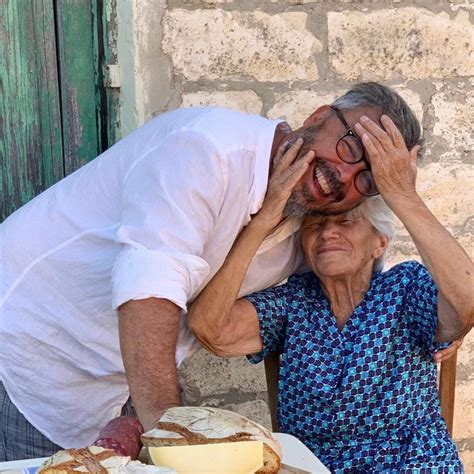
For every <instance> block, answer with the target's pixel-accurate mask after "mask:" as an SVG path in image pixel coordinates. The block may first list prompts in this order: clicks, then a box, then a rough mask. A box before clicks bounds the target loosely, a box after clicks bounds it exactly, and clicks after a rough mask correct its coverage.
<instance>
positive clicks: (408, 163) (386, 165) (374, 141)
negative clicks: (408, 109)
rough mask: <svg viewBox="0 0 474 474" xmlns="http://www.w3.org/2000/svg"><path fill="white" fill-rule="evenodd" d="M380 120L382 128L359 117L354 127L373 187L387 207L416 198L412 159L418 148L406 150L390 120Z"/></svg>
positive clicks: (387, 118)
mask: <svg viewBox="0 0 474 474" xmlns="http://www.w3.org/2000/svg"><path fill="white" fill-rule="evenodd" d="M380 121H381V122H382V125H383V128H384V129H382V128H380V127H379V126H378V125H377V124H376V123H375V122H374V121H372V120H370V119H369V118H368V117H366V116H362V117H361V118H360V123H358V124H356V125H355V127H354V128H355V130H356V132H357V134H358V135H359V136H360V137H361V139H362V143H363V145H364V148H365V151H366V153H367V157H368V159H369V161H370V165H371V167H372V174H373V176H374V179H375V183H376V184H377V188H378V190H379V192H380V194H381V195H382V197H383V198H384V199H385V201H387V204H389V203H390V200H391V199H397V197H403V198H407V197H408V198H410V197H412V196H414V195H416V157H417V155H418V152H419V150H420V146H419V145H416V146H414V147H413V148H412V149H411V150H410V151H409V150H408V149H407V147H406V145H405V141H404V140H403V137H402V134H401V133H400V131H399V130H398V128H397V127H396V125H395V124H394V123H393V121H392V120H391V119H390V117H388V116H387V115H382V116H381V117H380Z"/></svg>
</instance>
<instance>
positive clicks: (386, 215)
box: [347, 196, 395, 271]
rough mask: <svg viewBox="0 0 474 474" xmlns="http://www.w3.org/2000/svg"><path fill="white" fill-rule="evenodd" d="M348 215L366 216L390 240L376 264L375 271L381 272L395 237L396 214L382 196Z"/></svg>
mask: <svg viewBox="0 0 474 474" xmlns="http://www.w3.org/2000/svg"><path fill="white" fill-rule="evenodd" d="M347 214H348V215H356V216H360V215H362V216H364V217H365V218H366V219H367V220H368V221H369V222H370V223H371V224H372V227H373V228H374V229H375V231H376V232H377V233H378V234H379V235H384V236H385V237H387V239H388V246H387V248H386V249H385V252H384V253H383V255H381V256H380V257H379V258H377V259H376V260H375V262H374V271H381V270H382V269H383V266H384V262H385V256H386V254H387V250H388V247H389V246H390V245H391V243H392V241H393V239H394V237H395V214H394V213H393V212H392V211H391V210H390V208H389V207H388V206H387V204H385V201H384V200H383V199H382V198H381V197H380V196H372V197H369V198H367V199H366V200H365V201H363V202H362V204H360V205H359V206H358V207H356V208H355V209H352V210H351V211H348V212H347Z"/></svg>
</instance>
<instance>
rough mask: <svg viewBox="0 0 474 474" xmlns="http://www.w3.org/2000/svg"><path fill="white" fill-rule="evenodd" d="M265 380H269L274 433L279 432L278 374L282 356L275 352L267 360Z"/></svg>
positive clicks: (269, 401)
mask: <svg viewBox="0 0 474 474" xmlns="http://www.w3.org/2000/svg"><path fill="white" fill-rule="evenodd" d="M264 364H265V378H266V380H267V392H268V406H269V408H270V416H271V419H272V431H274V432H278V419H277V404H278V374H279V372H280V354H279V353H278V352H273V353H271V354H269V355H268V356H267V357H266V358H265V360H264Z"/></svg>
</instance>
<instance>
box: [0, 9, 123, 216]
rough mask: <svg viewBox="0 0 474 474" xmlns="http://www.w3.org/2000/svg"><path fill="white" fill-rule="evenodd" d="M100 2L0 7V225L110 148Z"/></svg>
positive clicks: (110, 94) (110, 105)
mask: <svg viewBox="0 0 474 474" xmlns="http://www.w3.org/2000/svg"><path fill="white" fill-rule="evenodd" d="M108 7H110V5H109V4H108V3H105V4H104V2H103V1H102V0H0V173H1V175H0V195H1V202H0V221H1V220H3V219H4V218H5V217H7V216H8V215H9V214H10V213H11V212H13V211H14V210H15V209H16V208H18V207H19V206H21V205H22V204H23V203H25V202H27V201H28V200H30V199H31V198H32V197H34V196H35V195H37V194H38V193H40V192H41V191H43V190H44V189H45V188H47V187H49V186H50V185H52V184H53V183H54V182H56V181H57V180H58V179H61V178H62V177H63V176H65V175H66V174H68V173H70V172H72V171H74V170H75V169H77V168H78V167H80V166H82V165H83V164H84V163H86V162H87V161H89V160H91V159H92V158H94V157H95V156H97V155H98V154H99V153H100V152H102V151H103V150H104V149H106V148H107V146H108V145H109V142H110V143H112V142H113V141H115V130H116V128H115V127H114V125H115V124H116V117H115V110H116V103H117V97H116V94H117V92H116V91H110V90H106V89H105V87H104V82H103V77H102V76H103V75H102V71H103V66H104V65H105V62H106V61H109V62H110V61H113V59H114V58H112V57H110V53H109V49H108V48H107V47H106V45H107V35H108V34H109V32H108V31H107V28H106V27H107V24H106V23H104V22H103V18H104V17H105V16H104V15H103V14H104V10H105V8H108Z"/></svg>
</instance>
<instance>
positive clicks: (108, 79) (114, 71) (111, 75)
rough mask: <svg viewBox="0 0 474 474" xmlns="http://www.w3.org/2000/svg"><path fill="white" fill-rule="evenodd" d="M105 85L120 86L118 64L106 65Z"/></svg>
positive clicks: (110, 86)
mask: <svg viewBox="0 0 474 474" xmlns="http://www.w3.org/2000/svg"><path fill="white" fill-rule="evenodd" d="M104 86H105V87H109V88H111V89H113V88H119V87H120V66H119V65H118V64H106V65H105V66H104Z"/></svg>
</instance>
